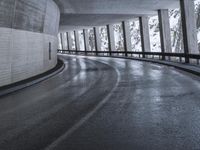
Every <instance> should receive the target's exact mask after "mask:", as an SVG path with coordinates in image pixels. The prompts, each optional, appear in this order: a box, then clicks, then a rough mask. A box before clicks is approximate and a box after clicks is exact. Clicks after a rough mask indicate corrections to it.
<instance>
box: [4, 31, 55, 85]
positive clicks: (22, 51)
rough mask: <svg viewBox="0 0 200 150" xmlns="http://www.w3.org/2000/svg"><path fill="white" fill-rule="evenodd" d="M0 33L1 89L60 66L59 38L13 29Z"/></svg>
mask: <svg viewBox="0 0 200 150" xmlns="http://www.w3.org/2000/svg"><path fill="white" fill-rule="evenodd" d="M0 33H1V34H0V72H1V73H0V86H3V85H7V84H10V83H13V82H17V81H20V80H23V79H26V78H29V77H32V76H35V75H37V74H40V73H43V72H45V71H47V70H49V69H51V68H53V67H54V66H55V65H56V63H57V56H56V54H57V46H58V45H57V37H55V36H52V35H48V34H41V33H36V32H35V33H34V32H29V31H23V30H15V29H9V28H0ZM49 42H51V43H52V54H51V55H52V59H51V60H49Z"/></svg>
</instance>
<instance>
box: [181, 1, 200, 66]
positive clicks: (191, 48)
mask: <svg viewBox="0 0 200 150" xmlns="http://www.w3.org/2000/svg"><path fill="white" fill-rule="evenodd" d="M180 6H181V17H182V28H183V42H184V54H185V62H186V63H189V62H190V58H189V55H188V54H199V51H198V45H197V32H196V17H195V13H194V1H193V0H180Z"/></svg>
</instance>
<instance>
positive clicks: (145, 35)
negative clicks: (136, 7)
mask: <svg viewBox="0 0 200 150" xmlns="http://www.w3.org/2000/svg"><path fill="white" fill-rule="evenodd" d="M139 21H140V34H141V44H142V52H143V55H142V56H143V58H145V52H150V51H151V46H150V37H149V18H148V17H147V16H143V17H139Z"/></svg>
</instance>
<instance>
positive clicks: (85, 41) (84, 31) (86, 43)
mask: <svg viewBox="0 0 200 150" xmlns="http://www.w3.org/2000/svg"><path fill="white" fill-rule="evenodd" d="M83 37H84V45H85V52H87V51H89V33H88V29H84V30H83Z"/></svg>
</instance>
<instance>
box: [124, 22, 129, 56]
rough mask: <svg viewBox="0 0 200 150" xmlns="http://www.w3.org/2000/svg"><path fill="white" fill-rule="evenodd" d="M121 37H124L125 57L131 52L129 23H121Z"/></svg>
mask: <svg viewBox="0 0 200 150" xmlns="http://www.w3.org/2000/svg"><path fill="white" fill-rule="evenodd" d="M122 28H123V36H124V50H125V56H128V54H127V52H128V51H131V35H130V23H129V21H123V22H122Z"/></svg>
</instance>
